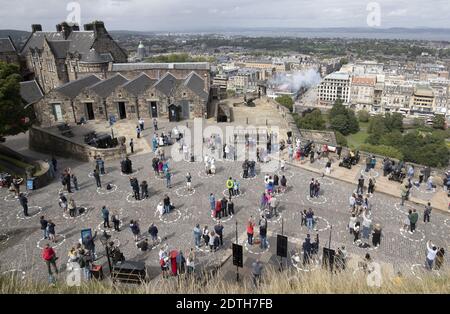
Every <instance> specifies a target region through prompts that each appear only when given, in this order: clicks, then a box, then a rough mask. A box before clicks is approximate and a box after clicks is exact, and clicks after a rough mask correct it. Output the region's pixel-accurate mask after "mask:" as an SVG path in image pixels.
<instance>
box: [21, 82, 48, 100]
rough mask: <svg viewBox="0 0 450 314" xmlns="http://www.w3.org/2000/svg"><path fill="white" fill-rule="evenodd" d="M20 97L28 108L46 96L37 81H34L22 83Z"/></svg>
mask: <svg viewBox="0 0 450 314" xmlns="http://www.w3.org/2000/svg"><path fill="white" fill-rule="evenodd" d="M20 96H22V99H23V100H24V101H25V103H26V105H27V106H28V105H32V104H35V103H37V102H38V101H39V100H41V99H42V97H44V94H43V93H42V89H41V87H40V86H39V84H38V83H37V82H36V80H32V81H26V82H20Z"/></svg>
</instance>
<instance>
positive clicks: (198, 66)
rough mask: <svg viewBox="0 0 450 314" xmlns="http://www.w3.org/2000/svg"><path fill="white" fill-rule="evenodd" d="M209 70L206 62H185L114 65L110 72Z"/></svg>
mask: <svg viewBox="0 0 450 314" xmlns="http://www.w3.org/2000/svg"><path fill="white" fill-rule="evenodd" d="M154 69H156V70H157V69H161V70H164V69H165V70H169V69H180V70H209V69H210V64H209V63H208V62H186V63H145V62H143V63H115V64H113V67H112V71H114V72H120V71H143V70H154Z"/></svg>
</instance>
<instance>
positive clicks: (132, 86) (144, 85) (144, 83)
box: [122, 73, 157, 96]
mask: <svg viewBox="0 0 450 314" xmlns="http://www.w3.org/2000/svg"><path fill="white" fill-rule="evenodd" d="M156 82H157V80H155V79H151V78H150V77H149V76H148V75H147V74H145V73H142V74H141V75H139V76H138V77H136V78H135V79H134V80H131V81H129V82H127V83H125V84H124V85H122V87H123V88H124V89H125V90H126V91H127V92H129V93H130V94H132V95H134V96H138V95H140V94H141V93H143V92H144V91H145V90H147V89H148V88H149V87H151V86H153V85H154V84H155V83H156Z"/></svg>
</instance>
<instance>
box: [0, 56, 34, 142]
mask: <svg viewBox="0 0 450 314" xmlns="http://www.w3.org/2000/svg"><path fill="white" fill-rule="evenodd" d="M21 80H22V79H21V77H20V74H19V67H18V66H17V65H14V64H8V63H4V62H0V139H2V138H3V137H4V136H8V135H16V134H19V133H22V132H25V131H26V130H27V129H28V127H29V126H30V125H31V117H32V108H31V107H30V108H28V109H25V108H24V103H23V100H22V97H21V96H20V84H19V83H20V81H21Z"/></svg>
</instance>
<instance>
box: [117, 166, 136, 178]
mask: <svg viewBox="0 0 450 314" xmlns="http://www.w3.org/2000/svg"><path fill="white" fill-rule="evenodd" d="M140 171H141V169H140V168H138V169H135V170H134V171H133V172H132V173H123V172H122V171H120V175H121V176H122V177H129V176H135V175H137V174H138V173H139V172H140Z"/></svg>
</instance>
